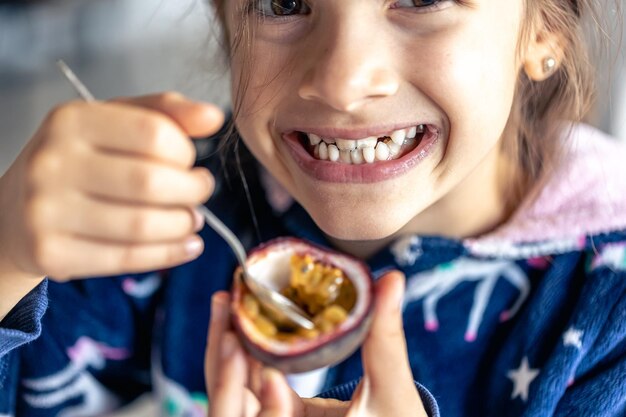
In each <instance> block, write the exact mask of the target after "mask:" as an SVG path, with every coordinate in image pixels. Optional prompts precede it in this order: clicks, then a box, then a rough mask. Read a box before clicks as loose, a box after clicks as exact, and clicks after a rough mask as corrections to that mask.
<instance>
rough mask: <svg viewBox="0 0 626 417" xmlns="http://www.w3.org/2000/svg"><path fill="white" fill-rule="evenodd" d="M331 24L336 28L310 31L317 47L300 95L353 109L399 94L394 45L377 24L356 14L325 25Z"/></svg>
mask: <svg viewBox="0 0 626 417" xmlns="http://www.w3.org/2000/svg"><path fill="white" fill-rule="evenodd" d="M361 17H362V15H361ZM370 20H371V19H370ZM326 23H328V22H326ZM376 23H379V22H376ZM320 26H322V25H320ZM329 26H330V27H333V28H334V30H333V31H329V30H326V31H324V32H325V33H322V32H323V31H322V30H315V31H312V32H311V36H312V37H313V43H314V44H315V46H314V47H313V48H311V49H312V51H313V52H312V53H311V54H310V55H309V56H308V57H307V58H306V59H305V62H307V63H308V68H307V69H306V71H305V75H304V78H303V80H302V83H301V85H300V87H299V91H298V93H299V95H300V97H301V98H303V99H305V100H313V101H318V102H321V103H324V104H325V105H328V106H330V107H332V108H333V109H336V110H339V111H342V112H353V111H355V110H357V109H359V108H360V107H361V106H362V105H364V104H366V103H368V102H371V101H372V100H374V99H377V98H382V97H387V96H392V95H394V94H396V92H397V91H398V88H399V86H400V78H399V76H398V73H397V71H396V70H395V68H394V65H393V59H392V57H391V56H390V54H391V49H392V48H390V47H389V44H388V43H387V42H386V41H385V38H384V34H381V33H380V32H379V31H377V29H376V27H377V25H376V24H371V23H368V20H367V19H364V18H361V19H359V18H357V17H355V16H353V17H352V18H343V19H338V20H337V21H335V22H333V24H332V25H330V24H327V25H325V27H326V28H328V27H329Z"/></svg>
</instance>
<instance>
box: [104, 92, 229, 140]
mask: <svg viewBox="0 0 626 417" xmlns="http://www.w3.org/2000/svg"><path fill="white" fill-rule="evenodd" d="M113 101H114V102H118V103H125V104H131V105H134V106H139V107H143V108H145V109H149V110H154V111H158V112H160V113H164V114H165V115H166V116H168V117H169V118H171V119H172V120H173V121H174V122H176V123H177V124H178V126H179V127H180V128H181V129H182V130H183V131H184V132H185V133H186V134H187V135H189V136H191V137H198V138H199V137H206V136H210V135H212V134H214V133H216V132H218V131H219V129H220V128H221V127H222V125H223V124H224V113H223V112H222V110H220V108H219V107H217V106H216V105H214V104H210V103H205V102H200V101H193V100H191V99H189V98H187V97H185V96H184V95H182V94H179V93H175V92H168V93H162V94H155V95H149V96H143V97H133V98H119V99H116V100H113Z"/></svg>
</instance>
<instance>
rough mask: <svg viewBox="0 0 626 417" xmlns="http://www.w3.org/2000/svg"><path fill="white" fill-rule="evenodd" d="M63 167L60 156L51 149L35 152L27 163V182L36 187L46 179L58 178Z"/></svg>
mask: <svg viewBox="0 0 626 417" xmlns="http://www.w3.org/2000/svg"><path fill="white" fill-rule="evenodd" d="M62 167H63V159H62V158H61V155H60V154H59V153H58V152H56V151H54V150H52V149H42V150H39V151H38V152H35V153H34V154H33V156H32V157H31V158H30V160H29V161H28V163H27V168H26V169H27V172H28V176H27V178H28V182H29V183H30V184H31V185H38V184H40V183H42V182H44V181H45V180H46V179H50V178H54V177H56V176H58V174H59V172H60V171H61V169H62Z"/></svg>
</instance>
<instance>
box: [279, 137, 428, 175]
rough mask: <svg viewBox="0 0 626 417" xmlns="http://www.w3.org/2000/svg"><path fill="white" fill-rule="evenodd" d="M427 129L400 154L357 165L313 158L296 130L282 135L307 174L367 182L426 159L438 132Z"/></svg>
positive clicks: (410, 166) (403, 171)
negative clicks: (416, 141)
mask: <svg viewBox="0 0 626 417" xmlns="http://www.w3.org/2000/svg"><path fill="white" fill-rule="evenodd" d="M396 130H397V129H396ZM387 132H389V130H387ZM427 132H429V133H426V134H425V135H424V137H423V138H422V140H421V141H420V143H419V144H418V145H417V147H416V148H415V149H413V150H412V151H411V152H409V153H407V154H406V155H404V156H402V157H401V158H399V159H395V160H390V161H377V162H374V163H372V164H361V165H348V164H343V163H338V162H330V161H321V160H318V159H315V158H313V157H312V156H311V155H310V154H309V153H308V152H307V151H306V149H304V147H303V146H302V144H301V143H300V139H299V137H298V133H297V132H290V133H285V134H283V139H284V140H285V143H286V144H287V149H288V150H289V152H290V154H291V156H292V157H293V159H294V160H295V161H296V163H297V164H298V166H299V167H300V168H301V169H302V170H303V171H304V172H305V173H306V174H307V175H309V176H311V177H313V178H315V179H317V180H319V181H325V182H333V183H360V184H369V183H375V182H380V181H386V180H390V179H392V178H395V177H398V176H400V175H403V174H405V173H406V172H408V171H409V170H411V169H412V168H413V167H415V166H416V165H418V164H419V163H420V162H421V161H423V160H424V159H426V158H427V157H428V156H429V155H430V154H431V153H432V151H433V150H434V148H435V144H436V143H437V142H438V141H439V136H440V132H439V131H434V130H432V129H427ZM372 136H373V135H372ZM360 137H361V138H362V137H363V136H360ZM347 139H349V138H347Z"/></svg>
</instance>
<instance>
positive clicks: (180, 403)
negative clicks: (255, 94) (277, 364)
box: [0, 151, 626, 417]
mask: <svg viewBox="0 0 626 417" xmlns="http://www.w3.org/2000/svg"><path fill="white" fill-rule="evenodd" d="M612 152H613V151H612ZM613 153H615V152H613ZM625 159H626V158H625ZM242 160H243V161H246V158H242ZM206 163H207V164H208V167H209V168H210V169H211V170H212V171H213V172H214V173H216V174H217V173H222V172H223V171H222V165H221V161H220V160H219V158H217V157H216V158H213V159H211V158H209V159H207V160H206ZM243 171H244V172H245V173H246V174H247V179H248V183H249V188H250V191H251V201H252V205H253V207H254V208H255V213H256V215H257V218H258V220H259V221H258V226H259V228H258V229H256V228H255V227H254V222H253V221H252V220H251V216H250V212H249V204H248V202H247V200H246V197H245V193H244V192H243V191H242V190H241V189H240V187H238V186H237V184H238V182H237V181H238V179H237V174H236V170H235V172H227V173H222V174H221V175H223V177H220V175H217V183H216V194H215V195H214V196H213V198H212V199H211V200H210V202H209V206H210V208H211V209H212V210H214V211H215V212H216V214H217V215H218V216H219V217H220V218H221V219H223V220H224V221H225V222H226V224H227V225H228V226H229V227H231V228H232V229H233V230H234V231H235V233H236V234H237V235H238V236H240V237H241V238H242V240H243V241H244V244H245V245H246V246H247V247H248V248H250V247H252V246H254V245H256V244H258V243H259V242H263V241H266V240H268V239H270V238H273V237H276V236H285V235H292V236H297V237H300V238H305V239H308V240H311V241H313V242H316V243H319V244H326V245H328V241H327V240H326V239H325V237H324V235H323V234H322V232H321V231H320V230H319V229H318V228H317V226H316V225H315V223H314V222H313V221H312V220H311V218H310V217H309V216H308V214H307V213H306V211H305V210H304V209H303V208H302V207H300V206H299V205H297V204H295V203H292V204H291V205H290V206H288V207H287V203H285V204H282V205H281V206H280V207H274V206H272V205H271V204H270V203H271V202H270V201H268V198H267V195H266V194H265V192H264V188H263V184H261V178H263V175H260V171H259V167H258V166H257V165H256V164H254V163H253V162H251V163H245V162H244V167H243ZM261 172H262V171H261ZM587 174H588V175H591V174H589V172H587ZM620 174H622V173H621V171H620ZM616 175H617V174H616ZM227 178H233V179H234V181H232V182H229V181H228V180H227ZM603 178H604V177H603ZM608 178H610V177H608ZM604 181H605V182H606V179H605V180H604ZM620 181H622V179H620ZM589 200H590V199H589V198H587V197H586V200H585V201H589ZM625 200H626V196H625ZM281 201H283V202H285V201H284V200H281ZM567 201H577V200H576V199H575V198H574V197H572V196H568V199H567ZM567 207H569V206H568V205H566V204H565V205H559V206H558V210H559V211H560V212H566V211H567ZM573 207H574V210H576V207H578V206H576V205H573ZM537 211H538V210H535V211H534V212H537ZM543 213H545V211H543ZM569 214H571V215H572V216H573V215H574V214H573V213H569ZM517 217H518V218H523V219H525V220H524V224H527V221H528V216H524V215H523V213H522V214H519V215H518V216H517ZM607 218H608V217H607ZM613 218H614V217H610V219H613ZM514 226H515V225H511V224H507V225H504V226H503V228H505V229H508V230H513V229H515V233H511V234H504V233H500V234H498V232H497V231H496V235H497V238H498V239H499V240H496V241H494V240H490V241H489V242H488V244H485V242H486V241H485V240H483V241H470V240H465V241H463V240H454V239H447V238H443V237H433V236H417V235H408V236H403V237H400V238H398V239H397V240H396V241H395V242H393V243H392V244H390V245H389V246H388V247H386V248H383V249H382V250H381V251H380V252H379V253H377V254H375V255H374V256H372V257H371V258H370V259H368V264H369V266H370V268H371V269H372V271H373V272H374V274H375V275H380V274H381V273H383V272H384V271H386V270H389V269H392V268H393V269H400V270H402V271H403V272H404V273H405V275H406V276H407V285H406V295H405V299H404V304H403V317H404V328H405V333H406V339H407V347H408V352H409V359H410V364H411V368H412V371H413V375H414V379H415V380H416V381H417V382H418V383H419V384H418V385H417V388H418V391H419V393H420V395H421V396H422V399H423V402H424V404H425V406H426V408H427V412H428V413H429V415H430V416H431V417H437V416H442V417H478V416H480V417H520V416H524V417H551V416H555V417H566V416H594V417H623V416H625V415H626V231H625V230H624V228H619V227H615V225H614V224H608V223H605V226H606V227H605V230H604V231H602V232H598V231H597V230H596V229H597V227H596V226H598V224H597V223H594V232H593V233H592V232H590V233H586V234H575V235H570V234H568V232H569V229H568V228H565V229H563V230H561V231H560V232H559V233H557V232H558V231H557V230H551V231H550V234H551V237H550V239H548V240H537V239H530V238H529V239H527V240H525V241H519V240H517V239H513V238H511V236H516V237H517V236H520V233H521V232H520V230H521V229H520V228H519V227H517V228H515V227H514ZM579 226H580V225H579ZM522 229H523V228H522ZM532 229H533V230H534V229H535V228H532ZM578 229H579V227H578ZM578 229H577V232H578V231H579V230H578ZM536 230H539V228H536ZM201 236H202V237H203V239H204V241H205V246H206V248H207V250H206V251H205V253H204V254H203V255H202V256H201V257H200V258H199V259H197V260H196V261H194V262H191V263H189V264H186V265H183V266H180V267H177V268H174V269H172V270H168V271H157V272H151V273H146V274H139V275H132V276H122V277H102V278H101V279H90V280H82V281H75V282H70V283H64V284H59V283H56V282H54V281H49V282H48V281H46V282H44V283H43V284H42V285H41V286H40V287H38V288H37V289H36V290H35V291H33V292H32V293H31V294H30V295H29V296H28V297H27V298H25V299H24V300H23V301H22V303H20V304H19V305H18V306H17V307H16V308H15V309H14V310H13V311H12V312H11V313H10V314H9V315H8V316H7V317H6V318H5V319H4V320H3V321H2V322H1V323H0V417H8V416H35V417H38V416H52V415H64V416H68V417H72V416H98V415H107V414H108V413H109V412H110V411H112V410H114V409H116V408H118V407H120V406H122V405H124V404H127V403H129V402H130V401H132V400H133V399H134V398H136V397H137V396H139V395H141V394H142V393H144V392H148V391H151V392H153V393H154V396H155V397H156V400H157V402H158V404H159V406H160V407H161V410H160V412H161V414H162V415H164V416H181V417H182V416H187V417H196V416H198V417H200V416H203V417H204V416H206V409H207V398H206V394H205V392H206V390H205V386H204V375H203V372H202V370H203V360H204V349H205V345H206V331H207V327H208V322H209V319H210V311H209V310H210V308H209V306H210V303H209V300H210V297H211V294H213V293H214V292H216V291H218V290H224V289H228V288H229V287H230V284H231V277H232V273H233V271H234V268H235V266H236V260H235V258H234V256H233V255H232V253H231V251H230V249H229V248H228V246H226V244H225V243H224V242H223V241H222V240H221V238H220V237H219V236H217V235H216V234H215V233H214V232H212V231H211V230H209V229H208V228H205V229H204V230H203V231H202V232H201ZM494 242H496V243H495V244H494ZM44 311H45V314H44ZM380 360H381V361H384V360H385V358H380ZM389 372H393V369H390V370H389ZM316 375H317V378H318V380H316V381H312V380H311V381H310V383H309V384H308V385H309V386H319V387H320V388H319V390H318V393H320V392H321V394H320V395H321V396H323V397H331V398H338V399H342V400H349V398H350V396H351V395H352V392H353V390H354V388H355V387H356V385H357V382H358V380H359V379H360V378H361V377H362V366H361V361H360V352H355V354H354V355H352V356H351V357H350V358H348V359H347V360H345V361H344V362H342V363H340V364H338V365H336V366H334V367H332V368H330V369H328V370H326V371H325V372H318V373H317V374H316ZM306 382H307V381H306V376H305V377H304V379H301V381H300V383H301V384H305V385H306ZM212 417H219V416H212Z"/></svg>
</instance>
